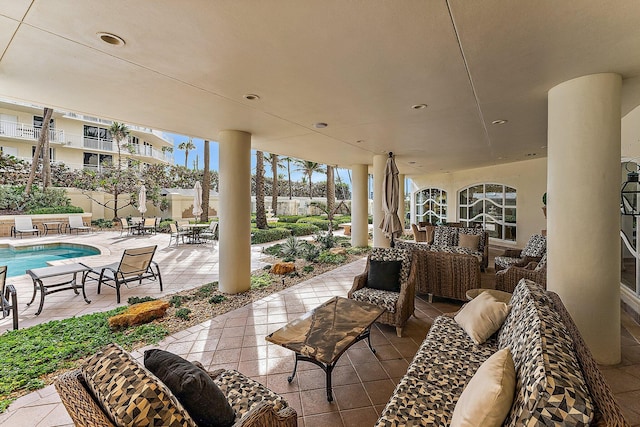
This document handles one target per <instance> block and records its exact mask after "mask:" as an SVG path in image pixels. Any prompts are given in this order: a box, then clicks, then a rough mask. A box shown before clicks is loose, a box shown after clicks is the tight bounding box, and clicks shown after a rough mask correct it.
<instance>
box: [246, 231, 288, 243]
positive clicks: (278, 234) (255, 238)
mask: <svg viewBox="0 0 640 427" xmlns="http://www.w3.org/2000/svg"><path fill="white" fill-rule="evenodd" d="M289 236H291V230H289V229H287V228H280V227H277V228H268V229H266V230H260V229H259V228H255V227H251V243H252V244H256V243H267V242H273V241H275V240H282V239H286V238H287V237H289Z"/></svg>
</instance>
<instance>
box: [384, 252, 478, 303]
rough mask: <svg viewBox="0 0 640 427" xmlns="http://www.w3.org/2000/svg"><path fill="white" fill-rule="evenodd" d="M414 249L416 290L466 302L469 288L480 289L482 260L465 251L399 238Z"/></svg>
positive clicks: (420, 292) (418, 292) (419, 292)
mask: <svg viewBox="0 0 640 427" xmlns="http://www.w3.org/2000/svg"><path fill="white" fill-rule="evenodd" d="M396 247H397V248H399V249H406V250H410V251H411V252H412V253H413V257H414V263H415V264H416V270H417V275H416V285H415V286H416V293H417V294H429V295H430V296H439V297H444V298H452V299H457V300H461V301H464V300H466V293H467V291H468V290H469V289H475V288H480V287H481V286H480V285H481V283H480V261H479V259H478V257H477V256H475V255H470V254H464V253H450V252H439V251H434V250H433V248H434V247H433V246H432V245H426V244H424V243H415V242H407V241H402V240H400V241H397V242H396Z"/></svg>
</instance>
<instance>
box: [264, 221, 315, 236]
mask: <svg viewBox="0 0 640 427" xmlns="http://www.w3.org/2000/svg"><path fill="white" fill-rule="evenodd" d="M275 226H276V227H280V228H286V229H289V230H291V234H292V235H294V236H309V235H311V234H314V233H317V232H318V230H319V229H320V228H319V227H318V226H317V225H314V224H308V223H301V222H299V223H295V224H293V223H288V222H277V223H276V224H275Z"/></svg>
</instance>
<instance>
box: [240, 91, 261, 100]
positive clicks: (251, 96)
mask: <svg viewBox="0 0 640 427" xmlns="http://www.w3.org/2000/svg"><path fill="white" fill-rule="evenodd" d="M242 97H243V98H244V99H248V100H249V101H257V100H259V99H260V95H256V94H255V93H247V94H244V95H242Z"/></svg>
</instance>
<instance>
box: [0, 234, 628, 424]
mask: <svg viewBox="0 0 640 427" xmlns="http://www.w3.org/2000/svg"><path fill="white" fill-rule="evenodd" d="M61 238H62V239H67V240H68V241H72V242H75V243H89V242H90V243H91V244H92V245H95V246H97V247H99V248H100V249H101V250H102V251H103V254H102V255H99V256H93V257H90V258H89V259H87V260H86V262H87V264H90V265H101V264H103V263H105V262H109V261H114V260H115V261H117V259H118V257H119V255H120V254H121V253H122V251H123V250H124V249H125V248H130V247H135V246H140V245H147V244H157V245H158V251H157V260H158V262H159V263H160V265H161V269H162V270H161V271H162V274H163V282H164V292H162V293H161V292H159V287H158V285H157V283H155V282H151V283H149V284H146V283H144V282H143V284H142V285H141V286H138V285H137V284H134V285H133V286H132V287H131V288H129V289H127V288H125V290H124V294H123V301H124V300H126V297H127V296H134V295H135V296H145V295H150V296H155V297H159V296H161V295H163V294H164V295H166V294H171V293H175V292H177V291H180V290H182V289H185V288H186V287H197V286H200V285H202V284H204V283H206V282H210V281H213V280H216V279H217V248H216V247H214V248H211V247H205V246H189V247H179V248H174V247H168V245H167V242H168V236H167V235H166V234H165V235H162V234H158V235H152V236H144V237H140V238H129V239H126V238H120V237H119V234H118V233H116V232H99V233H96V234H94V235H93V236H90V237H88V236H83V235H80V236H75V235H74V236H73V237H71V236H62V237H61ZM56 239H58V237H55V236H54V237H46V238H38V239H37V242H38V243H41V242H53V241H57V240H56ZM31 240H33V241H36V239H31ZM0 243H6V242H4V241H0ZM205 253H206V254H207V255H210V256H207V257H204V256H202V255H204V254H205ZM498 253H499V251H498V250H497V249H492V250H491V251H490V257H491V260H490V266H492V265H493V257H494V256H495V255H496V254H498ZM263 257H264V255H263V254H262V252H261V247H260V246H259V245H254V246H252V269H257V268H260V267H261V266H262V265H264V263H263V261H261V259H262V258H263ZM364 266H365V258H362V259H360V260H358V261H356V262H353V263H351V264H347V265H345V266H342V267H338V268H336V269H335V270H332V271H329V272H327V273H324V274H322V275H319V276H316V277H314V278H312V279H309V280H307V281H304V282H302V283H300V284H298V285H294V286H292V287H290V288H287V289H285V290H282V291H280V292H277V293H274V294H271V295H269V296H267V297H264V298H262V299H260V300H257V301H254V302H253V303H251V304H249V305H247V306H245V307H242V308H238V309H235V310H233V311H230V312H228V313H226V314H223V315H219V316H217V317H213V318H211V319H210V320H207V321H204V322H202V323H200V324H197V325H194V326H191V327H189V328H187V329H185V330H183V331H180V332H177V333H174V334H172V335H171V336H168V337H167V338H165V339H163V340H162V341H161V342H160V343H158V345H154V346H147V347H144V348H138V349H136V350H134V351H133V352H132V354H133V355H134V357H136V358H137V359H138V360H141V359H142V357H143V352H144V350H145V349H147V348H161V349H164V350H167V351H170V352H172V353H175V354H178V355H180V356H182V357H184V358H186V359H187V360H191V361H193V360H197V361H200V362H201V363H202V364H203V365H204V366H205V367H206V368H207V369H209V370H213V369H217V368H228V369H236V370H238V371H240V372H242V373H243V374H245V375H247V376H249V377H250V378H252V379H254V380H257V381H259V382H261V383H262V384H264V385H266V386H267V387H269V388H270V389H271V390H272V391H274V392H276V393H278V394H280V395H281V396H282V397H283V398H285V400H287V402H289V404H290V405H291V406H292V407H293V408H294V409H295V410H296V412H297V415H298V425H299V426H307V427H309V426H367V425H373V424H374V423H375V421H376V420H377V419H378V417H379V416H380V414H381V411H382V410H383V408H384V406H385V404H386V402H387V401H388V400H389V397H390V396H391V394H392V393H393V391H394V388H395V386H396V385H397V383H398V381H399V380H400V378H401V377H402V376H403V375H404V373H405V371H406V370H407V367H408V365H409V363H410V362H411V360H412V359H413V356H414V354H415V353H416V350H417V349H418V347H419V345H420V344H421V343H422V341H423V339H424V337H425V335H426V333H427V332H428V329H429V327H430V326H431V324H432V322H433V320H434V319H435V318H436V317H437V316H438V315H440V314H442V313H447V312H453V311H456V310H458V309H459V308H460V306H461V302H459V301H453V300H446V299H439V298H435V299H434V301H433V302H432V303H428V302H427V298H426V296H420V297H418V298H416V312H415V316H414V317H412V318H411V319H410V320H409V323H408V324H407V326H406V327H405V330H404V333H403V337H402V338H398V337H397V335H396V331H395V328H393V327H391V326H387V325H381V324H377V323H376V324H374V326H373V327H372V330H371V344H372V346H373V348H374V349H375V350H376V354H375V355H374V354H373V353H372V352H371V351H370V350H369V348H368V347H367V344H366V342H358V343H356V344H355V345H354V346H353V347H351V348H350V349H349V350H348V351H347V352H346V354H345V355H344V356H343V357H342V358H340V359H339V361H338V364H337V367H336V368H335V371H334V373H333V396H334V401H333V402H328V401H327V399H326V393H325V374H324V372H323V371H322V370H321V369H320V368H319V367H317V366H316V365H314V364H311V363H305V362H301V363H299V365H298V373H297V375H296V376H295V378H294V379H293V381H292V382H291V383H289V382H288V381H287V377H288V376H289V375H290V374H291V372H292V371H293V367H294V357H293V353H292V352H291V351H289V350H286V349H284V348H282V347H279V346H277V345H275V344H271V343H269V342H267V341H266V340H265V336H266V335H268V334H269V333H272V332H274V331H276V330H277V329H279V328H280V327H282V326H283V325H284V324H286V323H287V322H288V321H291V320H293V319H295V318H297V317H299V316H301V315H302V314H303V313H305V312H307V311H309V310H311V309H313V308H315V307H317V306H318V305H320V304H321V303H323V302H325V301H326V300H328V299H330V298H331V297H333V296H345V295H346V294H347V291H348V290H349V288H350V287H351V285H352V283H353V278H354V277H355V276H356V275H358V274H360V273H362V271H363V270H364ZM187 274H188V276H186V275H187ZM493 279H494V271H493V268H492V267H489V268H488V269H487V271H486V272H485V273H483V274H482V286H483V287H489V288H490V287H492V286H493ZM9 282H10V283H13V284H15V285H16V286H17V288H18V292H19V294H20V302H19V311H20V327H21V328H23V327H28V326H30V325H34V324H36V323H42V322H46V321H48V320H53V319H58V318H65V317H70V316H77V315H81V314H85V313H89V312H93V311H104V310H107V309H110V308H112V307H114V306H115V305H116V304H115V295H114V292H113V290H111V289H103V291H102V294H101V295H96V293H95V291H96V289H95V286H94V285H91V284H89V285H88V287H87V288H88V289H87V293H88V297H89V298H90V299H91V300H92V302H91V304H85V302H84V301H83V300H82V298H81V296H76V295H74V294H73V293H72V292H62V293H58V294H54V295H52V296H49V297H48V298H47V300H46V302H45V306H44V309H43V312H42V314H40V315H39V316H34V312H35V308H33V307H29V308H27V307H25V303H26V302H28V298H29V297H30V292H31V289H32V285H31V280H30V279H28V278H27V276H21V277H18V278H10V279H9ZM25 294H26V295H25ZM0 327H1V328H2V330H3V331H4V330H8V329H10V328H11V321H10V319H9V318H5V319H2V321H0ZM639 338H640V326H638V325H637V324H636V323H635V322H634V321H633V320H631V318H630V317H628V316H627V315H625V314H623V316H622V360H623V361H622V363H621V364H620V365H616V366H613V367H602V370H603V372H604V375H605V377H606V378H607V380H608V382H609V385H610V386H611V387H612V389H613V392H614V393H615V395H616V398H617V400H618V402H619V404H620V405H621V406H622V408H623V411H624V414H625V416H626V417H627V420H628V421H629V422H630V424H631V425H640V405H638V403H637V402H638V399H637V396H638V395H640V341H639V340H638V339H639ZM0 424H3V425H30V426H54V425H55V426H65V425H73V424H72V422H71V419H70V417H69V415H68V414H67V411H66V410H65V408H64V406H63V405H62V403H61V402H60V398H59V396H58V394H57V392H56V390H55V388H54V387H53V385H49V386H47V387H45V388H43V389H40V390H37V391H34V392H32V393H30V394H28V395H26V396H23V397H21V398H19V399H17V400H16V401H15V402H13V403H12V404H11V406H10V407H9V409H8V410H7V411H6V412H5V413H4V414H2V415H0Z"/></svg>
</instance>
